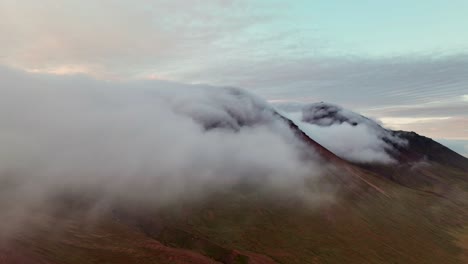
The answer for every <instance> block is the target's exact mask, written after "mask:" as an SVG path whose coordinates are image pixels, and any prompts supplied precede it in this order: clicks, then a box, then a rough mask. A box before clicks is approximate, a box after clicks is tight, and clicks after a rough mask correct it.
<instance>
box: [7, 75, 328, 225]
mask: <svg viewBox="0 0 468 264" xmlns="http://www.w3.org/2000/svg"><path fill="white" fill-rule="evenodd" d="M0 80H1V85H0V146H1V151H0V181H1V182H2V183H3V184H2V186H4V187H3V188H2V190H1V192H0V196H1V198H2V201H8V203H7V204H5V202H3V203H2V207H6V209H5V208H3V210H2V215H4V216H5V223H12V222H14V223H17V222H18V216H22V218H21V219H24V218H27V217H25V216H27V215H28V213H27V212H28V211H29V210H33V209H31V208H37V207H39V208H40V207H41V206H43V205H44V204H47V201H48V200H49V199H50V198H51V197H54V195H58V194H60V193H63V192H65V193H66V192H71V191H73V192H78V193H80V192H81V193H89V192H93V193H97V194H98V197H100V199H101V200H112V199H114V198H116V197H119V198H120V199H123V200H127V201H134V200H136V201H143V203H151V204H167V203H170V202H174V201H178V200H180V199H197V198H200V197H203V196H204V195H207V194H209V192H210V190H223V189H226V188H229V187H230V186H234V185H236V184H238V183H241V182H257V183H258V182H261V185H260V186H263V187H265V188H272V189H274V190H279V193H282V192H283V193H295V192H296V193H300V192H301V188H303V186H304V181H305V180H306V179H307V180H313V179H314V178H317V177H318V176H319V175H320V172H321V169H322V168H323V166H318V165H317V163H316V162H315V161H314V160H310V159H306V158H305V156H304V155H303V154H304V153H301V151H302V150H303V148H299V147H298V146H300V145H301V144H302V143H301V142H300V141H299V140H297V139H296V137H295V136H294V134H293V132H292V131H291V130H290V128H289V127H288V125H287V124H286V123H285V122H283V121H282V120H281V119H279V118H278V117H277V116H276V115H275V114H274V111H273V109H272V108H271V107H270V106H269V105H268V103H266V102H265V101H263V100H261V99H259V98H257V97H256V96H254V95H252V94H250V93H248V92H246V91H243V90H240V89H235V88H215V87H209V86H193V85H182V84H176V83H169V82H160V81H144V82H143V81H139V82H124V83H111V82H104V81H96V80H91V79H87V78H85V77H80V76H74V77H58V76H55V77H51V76H48V75H37V74H28V73H23V72H18V71H13V70H9V69H4V68H3V69H2V68H0ZM9 215H10V217H8V216H9ZM8 219H9V220H8ZM4 225H7V224H4ZM4 225H0V227H4ZM7 226H8V225H7ZM1 229H2V228H0V231H1Z"/></svg>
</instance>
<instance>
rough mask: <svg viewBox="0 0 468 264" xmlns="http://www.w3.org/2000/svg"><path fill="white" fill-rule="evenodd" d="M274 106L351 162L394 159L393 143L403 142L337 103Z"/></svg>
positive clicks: (372, 121)
mask: <svg viewBox="0 0 468 264" xmlns="http://www.w3.org/2000/svg"><path fill="white" fill-rule="evenodd" d="M277 108H278V109H280V111H281V112H282V113H283V114H284V115H285V116H287V117H289V118H290V119H291V120H293V121H294V122H295V123H296V124H297V125H298V126H299V127H300V128H301V129H302V130H303V131H304V132H305V133H306V134H307V135H308V136H310V137H311V138H313V139H314V140H316V141H317V142H319V143H320V144H322V145H323V146H324V147H326V148H328V149H330V150H331V151H332V152H334V153H335V154H337V155H338V156H340V157H342V158H344V159H346V160H349V161H352V162H358V163H374V162H376V163H384V164H386V163H394V162H396V161H395V160H394V158H393V157H392V153H395V152H396V149H395V148H394V147H393V146H394V145H396V146H404V145H405V144H407V142H406V141H405V140H403V139H401V138H399V137H397V136H395V135H393V133H392V132H391V131H389V130H386V129H384V128H383V127H382V126H381V125H380V124H379V123H378V122H377V121H374V120H371V119H368V118H366V117H364V116H361V115H359V114H357V113H354V112H351V111H349V110H346V109H343V108H342V107H340V106H337V105H333V104H328V103H315V104H303V103H286V104H284V103H283V104H277Z"/></svg>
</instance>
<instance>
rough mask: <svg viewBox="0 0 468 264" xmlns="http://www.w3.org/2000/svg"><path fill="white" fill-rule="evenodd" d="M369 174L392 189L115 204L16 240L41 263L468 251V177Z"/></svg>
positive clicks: (51, 219) (398, 257) (412, 256)
mask: <svg viewBox="0 0 468 264" xmlns="http://www.w3.org/2000/svg"><path fill="white" fill-rule="evenodd" d="M361 176H362V177H365V179H366V180H368V181H370V182H371V183H373V184H375V185H377V186H379V187H381V188H382V189H384V190H385V191H386V195H383V194H381V193H379V192H377V191H375V190H374V189H373V188H371V187H369V186H368V185H367V184H363V183H362V182H359V181H356V179H346V181H348V183H349V184H345V185H343V186H344V187H342V188H341V189H339V190H337V195H336V200H335V201H334V202H331V203H330V202H327V203H320V204H315V203H312V204H307V203H304V202H301V201H299V200H297V199H293V198H290V199H286V198H279V197H276V198H272V197H271V196H267V195H264V194H263V193H260V192H257V191H252V190H249V191H239V190H237V189H236V190H226V191H225V192H224V193H219V194H216V195H214V196H213V197H211V199H207V200H205V201H204V202H203V203H199V204H197V205H193V204H191V205H190V206H183V205H180V206H176V207H171V208H169V209H166V210H163V211H158V212H155V211H150V210H146V209H145V210H143V209H138V210H131V213H128V215H127V216H128V217H126V218H122V217H121V216H120V215H116V214H109V215H106V216H103V217H101V218H100V219H99V220H98V221H97V222H93V223H94V224H92V225H89V223H86V222H85V221H84V220H83V219H85V218H84V217H81V216H78V215H70V216H64V215H62V214H58V215H55V216H50V215H46V216H43V221H41V222H42V224H41V225H39V227H38V228H35V229H34V231H32V232H25V233H22V234H18V235H16V237H15V242H14V243H13V244H12V245H10V246H9V248H10V251H12V252H15V254H16V255H21V258H23V262H18V263H36V262H27V261H25V260H24V258H27V259H31V261H32V260H36V261H44V263H54V264H55V263H60V264H62V263H63V264H75V263H76V264H78V263H80V264H82V263H100V264H101V263H115V264H119V263H142V264H144V263H217V262H218V263H219V262H224V263H265V264H267V263H301V264H302V263H463V262H464V261H466V251H465V253H463V249H462V248H465V250H466V238H467V232H466V230H467V228H468V221H467V220H468V216H467V212H468V210H467V209H468V208H467V207H466V203H465V202H467V200H466V199H465V198H466V193H467V190H468V187H467V186H466V185H465V182H464V181H461V182H460V184H459V186H458V190H459V191H460V192H461V193H462V196H461V197H460V196H453V197H441V196H438V195H435V194H433V193H428V192H425V191H421V190H416V189H411V188H408V187H404V186H401V185H397V184H395V183H392V182H391V181H388V180H384V179H383V178H380V177H376V176H375V175H371V174H370V173H364V174H362V175H361ZM465 176H466V175H465ZM330 177H336V175H335V176H330ZM341 180H343V179H341ZM266 197H270V198H266ZM454 201H455V202H454ZM136 211H138V212H136ZM128 219H132V220H131V221H129V220H128ZM52 230H56V231H57V230H60V231H57V232H52V233H51V231H52ZM59 233H60V235H57V234H59ZM18 252H19V253H18ZM463 254H465V256H463ZM3 255H5V254H3ZM1 257H2V252H1V251H0V260H1ZM10 258H12V259H14V256H13V257H10ZM16 259H19V257H16ZM11 263H13V262H12V261H11ZM37 263H40V262H37Z"/></svg>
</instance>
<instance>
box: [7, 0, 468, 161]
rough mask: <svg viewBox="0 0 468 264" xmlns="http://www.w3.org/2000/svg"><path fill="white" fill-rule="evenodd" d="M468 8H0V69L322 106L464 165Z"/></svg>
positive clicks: (225, 3)
mask: <svg viewBox="0 0 468 264" xmlns="http://www.w3.org/2000/svg"><path fill="white" fill-rule="evenodd" d="M467 11H468V1H466V0H451V1H440V0H438V1H436V0H425V1H420V0H415V1H404V0H395V1H383V0H374V1H370V0H367V1H365V0H358V1H346V2H345V1H338V0H328V1H314V0H308V1H306V0H298V1H280V0H191V1H187V0H184V1H182V0H160V1H149V0H134V1H128V0H127V1H123V0H101V1H91V0H81V1H75V0H61V1H58V0H43V1H35V0H22V1H17V0H0V18H1V19H0V66H6V67H11V68H16V69H20V70H24V71H27V72H31V73H48V74H55V75H73V74H82V75H89V76H91V77H93V78H97V79H104V80H111V81H122V80H128V79H132V80H133V79H150V80H152V79H156V80H170V81H176V82H182V83H204V84H211V85H216V86H235V87H241V88H244V89H247V90H249V91H252V92H254V93H256V94H258V95H260V96H262V97H264V98H266V99H268V100H270V101H271V102H285V101H286V102H288V101H299V102H306V103H307V102H317V101H326V102H331V103H335V104H339V105H342V106H344V107H346V108H350V109H352V110H354V111H357V112H360V113H362V114H364V115H368V116H370V117H373V118H377V119H379V120H381V121H382V123H383V124H384V125H385V126H387V127H390V128H393V129H402V130H409V131H415V132H418V133H420V134H423V135H426V136H428V137H432V138H435V139H437V140H439V141H440V142H442V143H444V144H446V145H447V146H449V147H451V148H452V149H454V150H456V151H458V152H459V153H461V154H463V155H467V156H468V125H467V124H468V34H467V33H466V25H468V16H466V12H467Z"/></svg>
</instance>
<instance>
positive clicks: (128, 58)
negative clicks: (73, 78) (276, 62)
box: [0, 0, 275, 79]
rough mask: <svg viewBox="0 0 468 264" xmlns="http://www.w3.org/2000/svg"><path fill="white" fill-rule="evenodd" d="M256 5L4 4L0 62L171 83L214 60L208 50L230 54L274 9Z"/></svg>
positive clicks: (235, 1)
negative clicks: (157, 77)
mask: <svg viewBox="0 0 468 264" xmlns="http://www.w3.org/2000/svg"><path fill="white" fill-rule="evenodd" d="M182 7H183V8H182ZM262 7H263V6H262V5H261V4H259V3H257V4H255V3H252V2H250V1H245V0H209V1H200V0H197V1H192V2H191V3H190V4H187V3H186V2H185V1H180V0H177V1H173V0H171V1H169V0H161V1H136V2H131V3H130V2H127V1H121V0H117V1H108V0H105V1H97V2H96V1H75V0H66V1H61V2H60V3H57V2H56V1H53V0H45V1H41V3H38V2H36V1H22V2H18V1H11V0H5V1H2V2H1V3H0V16H1V17H2V23H0V32H2V34H0V52H1V53H0V62H1V63H2V64H5V65H8V66H14V67H17V68H21V69H27V70H34V71H37V72H45V73H58V74H65V73H69V72H70V71H69V70H70V69H79V72H85V73H87V74H90V75H93V76H98V77H100V78H105V79H112V78H121V79H128V78H134V77H138V78H142V77H145V76H148V75H152V74H157V75H160V76H165V77H166V78H171V77H172V76H173V75H174V74H176V73H178V72H180V71H194V70H196V69H200V68H202V67H203V64H204V63H210V61H211V62H213V61H217V60H218V58H215V57H212V56H211V55H212V54H214V53H216V54H219V55H221V54H222V56H224V57H231V58H232V57H236V54H238V52H237V51H236V50H237V48H234V47H233V46H232V42H235V41H239V39H241V38H242V36H245V35H246V34H250V33H248V32H245V31H248V29H249V28H250V27H253V26H256V25H261V24H262V23H264V22H265V21H270V20H271V19H272V17H273V16H274V13H275V11H274V10H275V9H274V8H262ZM233 36H236V37H233ZM242 52H245V50H243V51H242ZM181 64H183V65H184V67H180V65H181ZM64 68H67V69H68V70H65V71H64V70H63V69H64Z"/></svg>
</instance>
